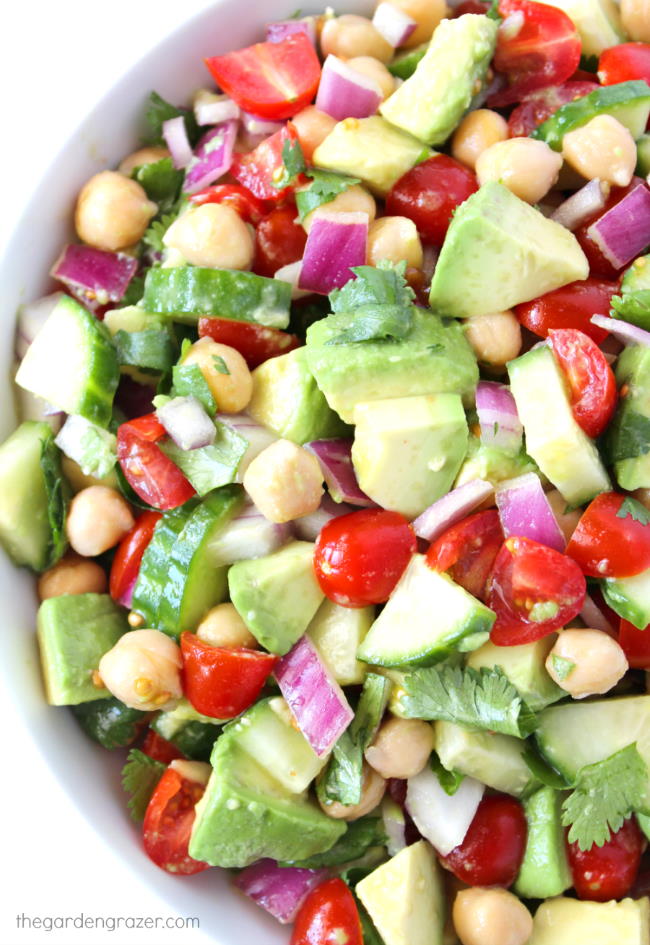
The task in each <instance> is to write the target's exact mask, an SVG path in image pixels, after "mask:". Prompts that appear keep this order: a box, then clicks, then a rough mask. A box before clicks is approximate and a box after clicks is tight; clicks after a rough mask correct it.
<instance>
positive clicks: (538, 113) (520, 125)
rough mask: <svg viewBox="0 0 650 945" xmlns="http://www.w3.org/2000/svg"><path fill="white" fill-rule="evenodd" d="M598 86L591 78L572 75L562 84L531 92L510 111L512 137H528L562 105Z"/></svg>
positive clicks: (509, 121)
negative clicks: (578, 77) (584, 78)
mask: <svg viewBox="0 0 650 945" xmlns="http://www.w3.org/2000/svg"><path fill="white" fill-rule="evenodd" d="M597 88H599V86H598V83H597V82H593V81H592V80H591V79H588V80H583V79H575V78H574V77H572V78H571V79H570V80H569V81H568V82H563V83H562V85H551V86H549V87H548V88H546V89H539V90H538V91H537V92H531V93H530V95H526V96H525V97H524V98H523V99H522V101H521V104H520V105H517V107H516V108H514V109H513V110H512V112H511V113H510V117H509V118H508V130H509V132H510V137H511V138H525V137H527V136H528V135H529V134H530V133H531V131H534V130H535V128H538V127H539V126H540V125H542V124H543V123H544V122H545V121H546V119H547V118H550V117H551V115H553V114H555V112H556V111H557V110H558V108H561V106H562V105H567V104H568V103H569V102H574V101H575V100H576V99H578V98H583V97H584V96H585V95H589V93H590V92H593V91H594V90H595V89H597Z"/></svg>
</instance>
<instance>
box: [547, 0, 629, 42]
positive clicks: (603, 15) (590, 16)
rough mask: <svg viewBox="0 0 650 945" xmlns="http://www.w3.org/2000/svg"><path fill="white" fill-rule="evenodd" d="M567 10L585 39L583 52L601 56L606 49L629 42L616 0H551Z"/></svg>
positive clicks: (559, 7)
mask: <svg viewBox="0 0 650 945" xmlns="http://www.w3.org/2000/svg"><path fill="white" fill-rule="evenodd" d="M549 6H552V7H557V8H558V9H559V10H563V11H564V12H565V13H566V15H567V16H568V17H569V19H570V20H573V24H574V26H575V28H576V29H577V30H578V33H579V34H580V39H581V41H582V55H583V56H600V54H601V52H602V51H603V50H604V49H609V47H610V46H618V44H619V43H623V42H625V30H624V29H623V24H622V23H621V14H620V13H619V10H618V6H617V5H616V3H614V0H551V2H550V3H549Z"/></svg>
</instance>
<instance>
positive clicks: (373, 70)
mask: <svg viewBox="0 0 650 945" xmlns="http://www.w3.org/2000/svg"><path fill="white" fill-rule="evenodd" d="M348 65H349V66H350V68H352V69H356V70H357V72H360V73H361V74H362V75H365V76H366V78H367V79H372V80H373V82H376V83H377V85H378V86H379V88H380V89H381V94H382V95H383V97H384V98H385V99H386V98H388V96H389V95H392V94H393V92H394V91H395V79H394V77H393V76H392V75H391V74H390V72H389V71H388V69H387V68H386V66H385V65H384V63H383V62H380V61H379V59H374V58H373V57H372V56H354V58H353V59H348Z"/></svg>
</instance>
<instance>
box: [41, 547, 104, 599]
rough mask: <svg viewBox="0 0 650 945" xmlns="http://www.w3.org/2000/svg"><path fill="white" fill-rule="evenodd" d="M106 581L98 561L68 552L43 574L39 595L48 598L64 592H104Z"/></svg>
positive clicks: (59, 595) (58, 595)
mask: <svg viewBox="0 0 650 945" xmlns="http://www.w3.org/2000/svg"><path fill="white" fill-rule="evenodd" d="M106 583H107V582H106V573H105V572H104V569H103V568H102V567H100V566H99V565H98V564H97V562H96V561H88V559H87V558H81V557H79V555H76V554H74V552H68V554H67V555H65V557H63V558H61V560H60V561H57V563H56V564H55V565H54V567H53V568H50V569H49V570H48V571H44V572H43V574H41V576H40V577H39V579H38V596H39V597H40V599H41V600H47V598H48V597H61V596H62V595H63V594H103V593H104V591H105V590H106Z"/></svg>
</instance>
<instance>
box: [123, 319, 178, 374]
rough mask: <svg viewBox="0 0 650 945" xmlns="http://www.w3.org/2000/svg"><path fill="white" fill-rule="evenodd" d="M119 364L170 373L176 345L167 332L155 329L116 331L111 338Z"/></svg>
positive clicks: (174, 358)
mask: <svg viewBox="0 0 650 945" xmlns="http://www.w3.org/2000/svg"><path fill="white" fill-rule="evenodd" d="M113 344H114V345H115V347H116V349H117V359H118V361H119V363H120V364H126V365H130V366H132V367H138V368H142V369H143V370H145V371H159V372H160V373H161V374H164V373H166V372H167V371H170V370H171V368H172V365H173V364H174V362H175V360H176V345H175V344H174V341H173V340H172V338H171V336H170V334H169V332H167V331H160V330H158V329H156V328H148V329H146V330H145V331H133V332H130V331H122V330H120V331H117V332H116V333H115V335H114V336H113Z"/></svg>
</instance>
